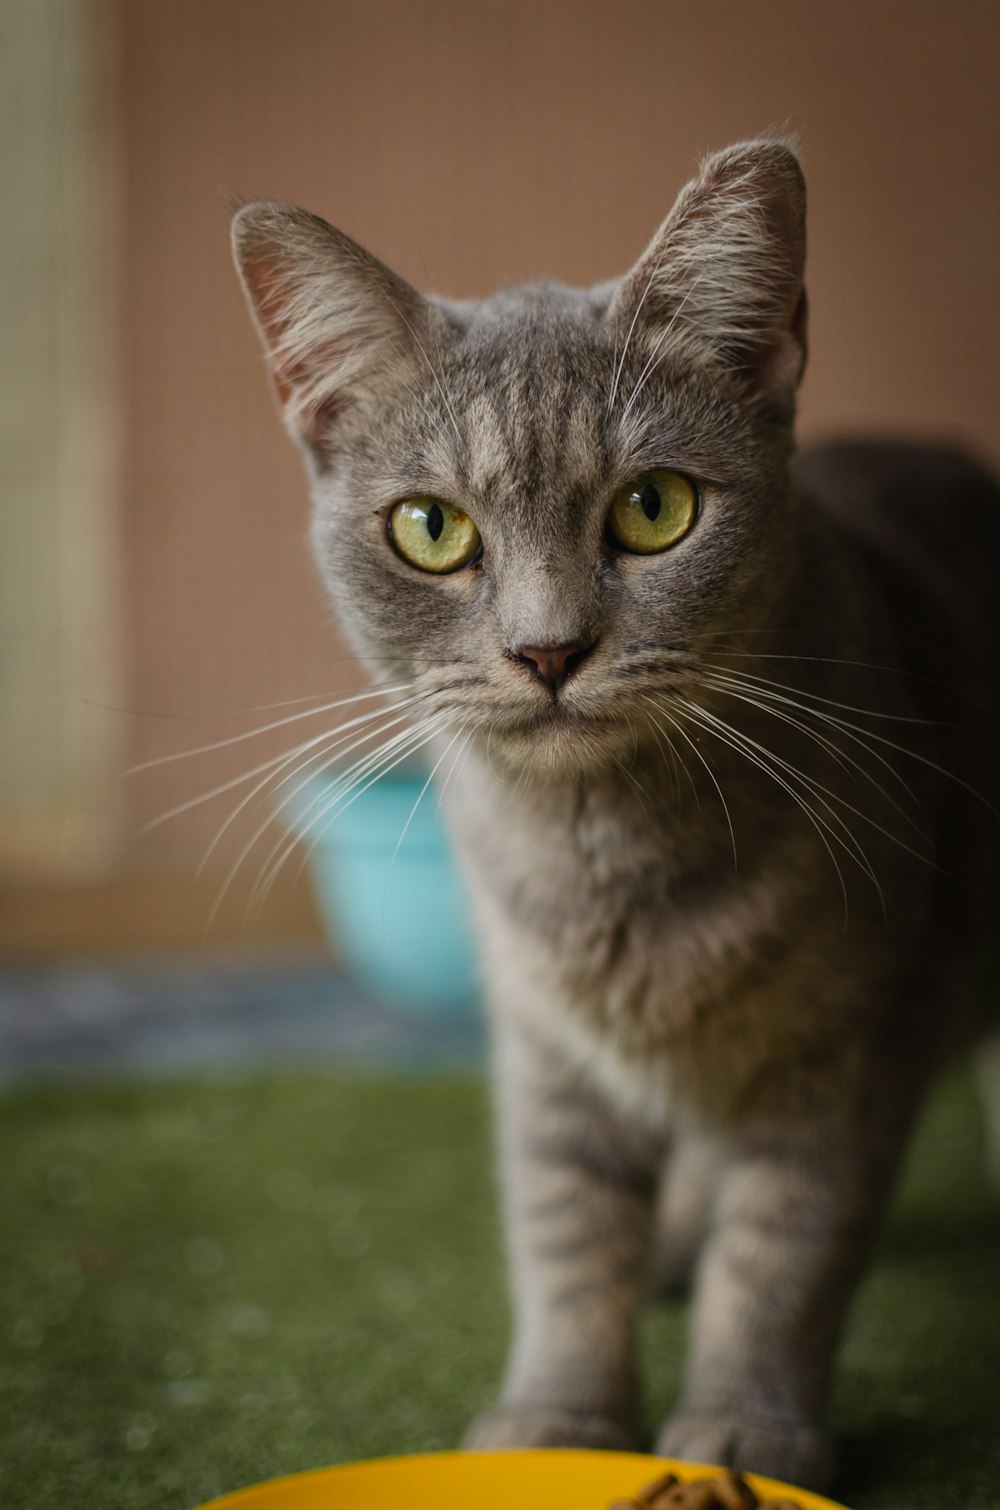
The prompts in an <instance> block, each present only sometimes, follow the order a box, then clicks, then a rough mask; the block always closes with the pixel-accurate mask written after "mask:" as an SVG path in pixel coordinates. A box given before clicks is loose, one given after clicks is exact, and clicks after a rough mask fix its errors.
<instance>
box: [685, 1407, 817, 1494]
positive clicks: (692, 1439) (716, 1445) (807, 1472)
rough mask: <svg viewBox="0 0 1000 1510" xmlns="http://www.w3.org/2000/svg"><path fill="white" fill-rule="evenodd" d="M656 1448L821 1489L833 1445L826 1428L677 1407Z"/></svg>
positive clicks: (694, 1460)
mask: <svg viewBox="0 0 1000 1510" xmlns="http://www.w3.org/2000/svg"><path fill="white" fill-rule="evenodd" d="M656 1451H657V1452H658V1453H660V1454H661V1455H662V1456H663V1457H667V1458H683V1459H687V1460H690V1461H691V1462H693V1463H719V1464H721V1465H722V1466H723V1467H726V1468H738V1469H741V1470H742V1471H743V1472H746V1473H761V1474H764V1475H765V1476H766V1477H768V1478H773V1479H783V1480H784V1481H785V1483H787V1484H798V1485H801V1486H802V1488H804V1489H816V1490H823V1489H825V1488H826V1487H827V1485H828V1484H829V1482H830V1478H831V1475H832V1472H833V1448H832V1445H831V1443H830V1439H829V1437H828V1436H827V1435H826V1433H825V1432H823V1431H820V1430H818V1429H817V1428H815V1427H812V1426H806V1425H800V1424H797V1423H796V1422H794V1421H790V1422H782V1421H778V1420H774V1419H773V1418H763V1417H754V1416H750V1415H745V1416H744V1415H738V1414H737V1413H736V1412H735V1411H734V1412H732V1413H731V1414H726V1413H724V1412H722V1411H720V1412H718V1413H716V1412H713V1411H695V1410H690V1411H679V1412H678V1413H677V1415H675V1416H672V1417H671V1418H670V1420H669V1421H668V1422H667V1423H666V1425H665V1426H664V1428H663V1430H662V1431H661V1432H660V1435H659V1437H658V1438H657V1441H656Z"/></svg>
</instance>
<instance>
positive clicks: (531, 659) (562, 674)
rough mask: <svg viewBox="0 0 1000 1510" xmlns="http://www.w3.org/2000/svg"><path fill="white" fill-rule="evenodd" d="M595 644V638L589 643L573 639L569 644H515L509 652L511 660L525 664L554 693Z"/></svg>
mask: <svg viewBox="0 0 1000 1510" xmlns="http://www.w3.org/2000/svg"><path fill="white" fill-rule="evenodd" d="M596 644H597V641H596V640H593V641H592V642H591V643H590V644H589V645H582V644H581V643H580V642H579V640H574V642H573V643H572V644H571V645H515V646H514V647H513V648H512V649H511V651H510V652H509V653H510V656H511V658H512V659H513V660H515V661H520V663H521V665H522V666H527V668H528V670H529V671H530V672H531V673H532V674H533V675H534V676H537V678H538V680H539V681H540V682H544V683H545V685H546V687H548V689H549V691H550V692H551V693H553V695H554V694H555V693H556V692H558V691H559V688H560V687H561V686H562V684H563V682H564V681H566V679H567V677H570V676H572V675H573V672H574V671H575V670H576V668H577V666H579V665H580V664H581V663H582V662H583V661H585V660H586V659H587V656H588V655H589V654H590V652H591V651H592V650H593V648H594V646H595V645H596Z"/></svg>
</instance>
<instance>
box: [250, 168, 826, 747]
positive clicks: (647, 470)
mask: <svg viewBox="0 0 1000 1510" xmlns="http://www.w3.org/2000/svg"><path fill="white" fill-rule="evenodd" d="M234 245H235V251H236V258H237V263H238V266H239V269H240V273H241V276H242V279H243V283H244V287H245V289H246V291H247V295H248V298H249V301H250V305H251V309H252V311H253V314H254V317H255V320H256V323H257V326H258V329H259V331H260V333H261V335H262V337H263V340H264V344H265V348H266V351H267V353H268V356H269V360H270V369H271V373H272V377H273V381H274V385H275V388H276V390H277V393H278V397H279V399H280V402H281V405H282V408H283V411H284V416H285V421H286V424H287V426H288V428H289V429H290V431H291V432H292V434H293V435H294V437H295V438H296V440H297V441H298V442H299V443H300V445H301V446H302V448H303V451H304V453H305V456H306V459H307V463H308V468H309V472H310V476H311V481H312V492H313V498H314V501H315V526H314V542H315V549H316V553H317V557H318V560H319V563H320V567H321V569H322V572H323V574H324V577H325V580H326V582H327V584H328V586H329V589H330V592H331V594H332V595H333V597H334V599H335V601H336V604H337V607H338V610H339V612H340V615H341V618H342V620H343V623H344V625H345V627H346V629H347V632H348V634H349V636H350V638H351V641H352V643H353V645H354V646H355V648H356V650H357V652H358V654H359V655H360V656H361V657H362V658H364V660H365V663H366V664H367V665H368V666H370V667H374V668H376V672H377V674H378V675H379V676H382V677H388V678H391V679H392V680H393V681H400V680H402V681H404V682H405V683H407V684H412V686H413V687H414V689H415V690H416V692H417V693H419V694H420V695H421V697H422V699H423V701H422V702H421V703H420V704H418V705H417V706H418V708H419V709H420V710H421V711H422V712H425V713H429V714H433V713H439V714H440V715H441V722H442V725H443V726H445V727H451V728H454V729H459V728H463V729H472V730H475V731H478V732H479V733H481V734H482V735H483V736H484V737H488V738H489V743H490V749H491V751H492V752H493V753H494V754H495V755H496V757H497V758H499V759H500V760H502V761H505V760H506V761H509V762H511V763H512V764H515V765H517V766H519V767H522V768H524V767H527V768H530V769H535V770H539V771H542V770H550V771H564V770H567V769H593V768H595V767H599V766H600V765H601V764H603V763H605V762H608V761H610V760H613V759H618V758H620V757H621V756H622V755H623V753H625V752H626V751H628V750H631V749H632V747H633V746H634V744H635V742H636V740H643V739H646V738H652V737H655V730H656V707H657V703H656V699H657V697H658V696H660V695H661V694H662V693H663V692H664V690H665V689H666V688H669V687H670V686H676V685H678V684H680V685H682V684H683V680H684V677H685V665H687V664H690V662H691V659H692V657H694V656H696V655H697V654H698V652H699V650H700V649H701V648H702V647H704V646H706V645H711V644H715V645H718V644H720V643H722V642H723V641H724V640H726V638H727V637H729V636H732V635H736V636H739V635H740V634H741V633H742V632H743V631H744V630H751V629H754V628H755V627H757V626H759V625H760V624H762V623H764V622H766V620H767V617H768V615H769V613H770V612H771V611H772V607H773V605H774V603H775V601H776V598H777V596H778V595H779V594H780V591H781V579H782V574H783V571H784V565H785V556H786V542H787V537H788V528H789V525H788V519H789V507H790V505H789V500H788V489H787V475H786V473H787V461H788V456H789V454H790V450H791V433H792V421H793V416H794V405H795V392H796V388H797V385H798V382H799V379H800V377H801V373H802V369H803V366H804V362H805V297H804V293H803V287H802V272H803V262H804V256H805V190H804V184H803V180H802V174H801V171H800V168H799V165H798V162H797V160H796V157H795V155H794V153H793V152H792V151H791V149H790V148H789V147H788V146H786V145H785V144H783V143H781V142H776V141H769V140H764V141H756V142H749V143H745V144H742V145H740V146H736V147H731V148H729V149H728V150H726V151H724V152H720V153H717V154H715V155H714V156H712V157H710V158H709V159H708V160H707V161H706V162H705V163H704V164H703V166H702V170H701V172H700V174H699V176H698V178H697V179H695V180H694V181H693V182H692V183H690V184H689V185H688V186H687V187H686V188H685V189H684V190H683V192H682V193H681V194H680V196H679V198H678V199H677V202H676V204H675V205H674V208H673V210H672V211H671V213H670V214H669V216H668V217H667V219H666V221H665V222H664V223H663V225H662V226H661V227H660V229H659V231H658V232H657V234H656V235H655V236H654V238H653V240H652V242H651V243H650V245H649V246H648V247H647V249H646V251H645V252H644V253H643V254H642V256H641V257H640V258H639V261H638V262H637V263H636V264H635V266H634V267H633V268H632V269H631V271H629V272H628V273H627V274H626V275H625V276H624V278H622V279H621V280H620V281H619V282H617V283H611V284H605V285H601V286H600V287H597V288H594V289H590V290H575V289H568V288H564V287H561V286H559V285H556V284H537V285H530V286H527V287H522V288H514V289H510V290H507V291H505V292H502V293H500V294H497V295H495V296H494V297H492V298H489V299H484V300H482V301H481V302H466V303H453V302H449V301H447V300H444V299H440V298H435V297H424V296H422V295H420V294H418V293H417V292H416V291H415V290H414V289H413V288H411V287H410V286H409V285H408V284H407V283H405V282H404V281H403V280H401V279H400V278H398V277H396V276H395V274H393V273H391V272H390V271H389V270H388V269H387V268H385V267H384V266H383V265H382V264H381V263H379V262H378V261H376V259H375V258H374V257H372V256H371V255H370V254H369V253H367V252H365V251H364V250H362V249H361V248H360V247H359V246H357V245H356V243H355V242H353V241H352V240H351V239H350V238H349V237H347V236H345V235H344V234H343V233H342V232H340V231H336V230H334V229H332V228H331V227H330V226H328V225H327V224H326V223H325V222H324V221H322V220H319V219H317V218H316V217H315V216H313V215H309V214H307V213H306V212H305V211H302V210H298V209H294V208H292V207H290V206H287V205H280V204H271V203H258V204H250V205H246V206H245V207H244V208H242V209H241V210H239V211H238V213H237V214H236V216H235V220H234ZM727 642H728V641H727Z"/></svg>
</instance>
